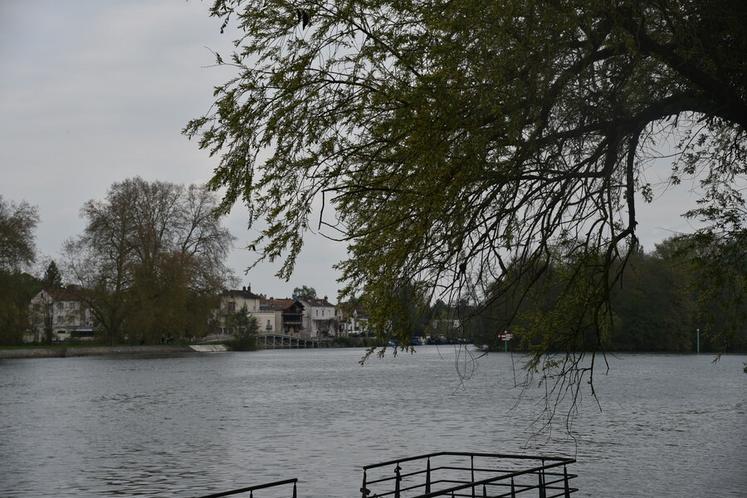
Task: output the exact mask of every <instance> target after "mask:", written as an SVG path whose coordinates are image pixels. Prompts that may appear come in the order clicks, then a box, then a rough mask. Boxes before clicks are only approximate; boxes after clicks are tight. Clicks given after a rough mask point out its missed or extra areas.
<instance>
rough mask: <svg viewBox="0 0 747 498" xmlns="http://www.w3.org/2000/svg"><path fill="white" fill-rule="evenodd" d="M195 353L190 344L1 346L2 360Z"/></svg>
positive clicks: (0, 358) (0, 354)
mask: <svg viewBox="0 0 747 498" xmlns="http://www.w3.org/2000/svg"><path fill="white" fill-rule="evenodd" d="M184 353H195V351H194V350H193V349H191V348H190V347H189V346H170V345H155V346H77V345H76V346H54V347H28V348H8V349H5V348H0V360H2V359H15V358H66V357H69V356H108V355H151V354H157V355H169V354H184Z"/></svg>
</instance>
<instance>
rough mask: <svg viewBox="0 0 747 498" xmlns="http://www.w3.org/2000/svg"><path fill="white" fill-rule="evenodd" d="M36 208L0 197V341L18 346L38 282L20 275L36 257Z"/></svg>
mask: <svg viewBox="0 0 747 498" xmlns="http://www.w3.org/2000/svg"><path fill="white" fill-rule="evenodd" d="M37 223H39V214H38V212H37V209H36V207H34V206H31V205H29V204H28V203H26V202H21V203H19V204H16V203H13V202H7V201H6V200H5V199H3V198H2V196H0V342H2V343H18V342H20V341H21V338H22V336H23V332H24V331H25V330H26V329H27V327H28V325H29V320H28V303H29V300H30V299H31V298H32V297H33V296H34V294H35V293H36V292H37V291H38V290H39V283H38V281H37V280H36V279H35V278H34V277H32V276H31V275H29V274H28V273H25V272H23V269H24V267H27V266H28V265H30V264H31V263H33V261H34V259H35V255H36V247H35V244H34V230H35V229H36V225H37Z"/></svg>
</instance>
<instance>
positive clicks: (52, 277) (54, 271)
mask: <svg viewBox="0 0 747 498" xmlns="http://www.w3.org/2000/svg"><path fill="white" fill-rule="evenodd" d="M42 284H43V285H44V287H45V288H51V289H59V288H60V287H62V275H61V274H60V270H59V268H57V263H55V262H54V261H50V262H49V265H47V269H46V270H45V271H44V276H43V277H42Z"/></svg>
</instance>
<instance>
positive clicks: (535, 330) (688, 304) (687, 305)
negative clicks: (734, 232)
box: [462, 236, 747, 353]
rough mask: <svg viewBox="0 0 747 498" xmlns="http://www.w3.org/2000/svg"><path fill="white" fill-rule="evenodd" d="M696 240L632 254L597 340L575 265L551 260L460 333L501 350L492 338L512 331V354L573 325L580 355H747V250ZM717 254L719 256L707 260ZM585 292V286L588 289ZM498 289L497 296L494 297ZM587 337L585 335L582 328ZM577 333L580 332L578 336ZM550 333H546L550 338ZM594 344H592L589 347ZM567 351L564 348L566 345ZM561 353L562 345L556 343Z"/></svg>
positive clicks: (739, 244) (469, 318)
mask: <svg viewBox="0 0 747 498" xmlns="http://www.w3.org/2000/svg"><path fill="white" fill-rule="evenodd" d="M743 242H744V241H742V240H740V239H736V240H733V239H732V240H730V242H729V244H730V247H719V250H718V251H714V250H712V249H713V246H714V244H717V243H719V241H717V240H707V241H704V240H700V239H698V237H697V236H681V237H675V238H671V239H668V240H666V241H664V242H662V243H661V244H659V245H657V246H656V249H655V250H654V251H653V252H650V253H645V252H643V251H642V250H638V251H635V252H633V253H632V254H631V255H630V257H629V259H628V260H627V262H626V264H625V266H624V268H622V278H621V279H620V281H619V282H618V283H617V284H616V285H615V286H614V288H613V289H612V291H611V294H610V296H609V298H610V299H609V302H610V307H609V309H608V310H605V311H607V313H606V314H605V316H604V322H605V324H604V325H605V326H604V327H603V333H602V334H601V336H600V335H599V334H597V333H596V332H592V329H593V327H592V326H591V325H592V324H591V323H590V322H591V320H592V316H593V313H592V310H588V309H586V310H584V309H579V308H582V307H583V303H584V299H583V298H584V293H585V292H587V289H585V288H584V286H585V285H587V284H588V283H587V282H585V281H584V275H583V274H581V275H579V274H578V268H579V267H578V265H575V264H572V263H571V262H568V263H564V262H562V261H560V262H557V261H556V262H554V263H552V264H551V265H550V266H549V267H548V268H547V270H546V271H545V272H544V273H543V274H542V277H541V279H540V280H539V281H538V282H535V284H534V285H533V286H532V287H531V288H528V290H527V292H526V294H523V295H520V296H519V295H517V294H512V295H509V296H501V297H500V298H496V299H493V300H491V299H490V297H491V296H489V298H488V301H486V303H484V306H483V307H481V309H479V310H478V309H473V310H471V311H472V312H471V313H469V312H466V311H467V310H462V314H463V315H464V316H465V317H466V319H465V323H464V327H465V334H467V336H469V337H472V338H474V340H475V342H479V343H484V344H488V345H490V346H491V347H498V344H497V341H496V333H497V332H499V331H502V330H510V331H511V332H512V333H514V339H513V340H512V342H511V345H512V348H515V349H524V350H531V349H532V347H533V345H536V344H537V342H538V341H541V340H546V338H547V337H552V339H551V340H558V341H562V340H563V339H564V337H563V331H564V330H565V329H570V328H572V327H576V331H575V332H574V334H575V335H574V336H573V341H575V343H574V344H573V346H575V347H576V348H577V349H581V350H583V349H594V350H597V349H599V346H601V348H602V349H604V350H607V351H640V352H676V353H685V352H695V350H696V341H697V335H698V332H697V331H698V330H699V331H700V350H701V351H710V352H745V351H747V258H746V257H745V250H746V249H747V244H744V243H743ZM714 254H718V256H712V255H714ZM587 287H588V285H587ZM498 290H499V289H498V286H496V288H495V291H496V295H497V294H499V293H498V292H497V291H498ZM585 326H586V327H587V329H588V334H584V333H583V331H584V327H585ZM578 329H581V333H580V334H579V333H578ZM548 332H549V334H548ZM592 342H594V344H592ZM564 345H565V344H564ZM558 349H560V343H559V345H558Z"/></svg>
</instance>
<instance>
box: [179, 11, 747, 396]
mask: <svg viewBox="0 0 747 498" xmlns="http://www.w3.org/2000/svg"><path fill="white" fill-rule="evenodd" d="M211 13H212V15H213V16H216V17H218V18H221V19H222V20H223V22H224V24H223V26H224V27H226V26H227V25H229V23H235V25H236V27H237V28H238V31H239V34H238V37H237V40H236V46H237V50H236V52H235V53H234V54H232V55H231V56H230V57H228V56H226V57H221V56H220V55H219V56H218V57H217V62H218V64H224V65H229V66H231V67H233V68H235V70H236V72H237V74H236V76H235V77H234V78H232V79H230V80H229V81H228V82H227V83H226V84H224V85H222V86H220V87H218V88H217V89H216V90H215V96H216V101H215V105H214V106H213V107H212V108H211V111H210V112H209V113H208V114H207V115H205V116H202V117H199V118H197V119H195V120H193V121H191V122H190V123H189V124H188V125H187V127H186V128H185V133H186V134H187V135H188V136H190V137H198V138H199V145H200V147H201V148H206V149H209V150H210V151H211V153H212V154H214V155H217V156H218V157H219V164H218V167H217V168H216V170H215V174H214V176H213V178H212V181H211V183H210V185H211V186H212V187H213V188H215V189H225V195H224V198H223V202H222V204H221V208H222V210H223V211H228V210H229V209H230V208H231V206H232V205H233V204H234V203H235V202H237V201H239V200H240V201H242V202H244V203H246V204H247V205H248V207H249V209H250V213H251V214H250V223H253V222H254V221H256V220H257V219H262V218H264V220H265V222H266V228H265V229H264V230H263V231H262V234H261V236H260V237H259V239H258V240H257V241H256V245H257V247H260V248H261V249H262V253H261V254H262V258H265V259H269V260H273V259H275V258H278V257H282V256H285V258H286V259H285V264H284V265H283V267H282V268H281V270H280V272H279V275H280V276H282V277H286V278H288V277H289V276H290V274H291V272H292V270H293V265H294V261H295V258H296V256H297V254H298V253H299V251H300V249H301V246H302V239H303V236H304V234H305V232H306V231H307V230H308V229H309V228H310V227H311V226H312V224H314V225H319V226H320V227H322V226H323V227H324V229H325V230H326V231H327V234H328V235H329V236H332V237H336V238H339V239H340V240H343V241H345V242H346V243H347V244H348V248H349V254H350V257H349V258H348V259H347V260H345V261H343V262H341V263H340V265H339V267H340V268H341V269H342V272H343V277H344V279H345V281H346V283H347V287H346V292H347V295H349V296H352V295H354V294H356V293H363V294H364V295H365V296H367V301H368V302H367V306H368V307H369V308H370V309H371V311H372V317H376V316H379V317H381V319H380V320H376V319H375V318H372V325H373V326H375V327H378V328H379V330H381V331H386V329H387V327H390V326H391V324H392V323H394V322H396V321H394V322H393V321H391V320H389V319H388V318H387V319H384V317H387V316H388V315H387V313H386V312H385V307H386V306H387V305H388V304H389V302H390V301H391V296H395V295H397V294H398V290H399V289H402V288H404V286H405V285H407V282H413V281H417V282H419V283H422V284H423V285H425V286H427V287H428V288H430V289H431V290H432V291H433V292H435V293H436V294H438V295H439V296H444V297H446V298H449V299H450V300H454V298H457V299H458V298H460V297H463V296H464V295H467V296H469V297H472V296H478V297H479V296H480V295H481V294H482V295H486V294H487V292H486V288H487V287H488V286H490V285H492V284H493V283H494V282H495V281H496V280H497V281H498V282H500V286H499V288H501V289H503V290H504V291H505V292H509V293H513V292H515V290H516V289H521V288H523V287H524V284H529V286H531V285H532V284H533V283H534V282H538V281H539V280H540V278H541V276H542V274H543V273H544V272H545V271H547V269H548V268H550V267H551V261H552V259H553V254H554V252H555V251H556V248H558V247H562V248H563V249H562V252H563V258H564V260H565V261H569V262H572V263H573V265H574V268H570V269H569V270H568V275H569V277H570V278H571V282H572V285H570V286H568V288H567V292H568V293H571V294H572V295H569V296H568V297H567V298H566V299H565V300H564V301H563V306H565V307H566V309H567V312H568V313H569V315H568V316H566V317H564V318H563V320H562V322H558V324H559V325H560V326H562V327H563V329H562V330H556V331H555V332H556V333H557V336H556V337H555V339H556V340H551V341H550V340H548V341H543V342H542V343H541V344H542V345H544V347H539V348H538V349H536V350H535V353H536V359H539V358H540V357H542V356H543V355H552V354H554V352H558V351H559V352H560V353H561V355H562V356H561V357H560V358H559V359H558V360H559V361H548V362H542V363H541V362H539V361H537V362H535V363H534V364H535V365H546V366H549V367H551V368H554V367H556V366H560V368H561V372H562V373H567V372H569V371H572V372H574V373H575V374H577V375H576V379H577V380H578V383H575V384H574V385H580V381H581V379H584V377H585V376H587V379H588V375H589V374H590V373H591V372H592V371H593V370H592V369H593V365H594V361H595V352H597V351H601V350H602V340H601V339H602V336H603V334H604V333H605V331H607V330H609V329H610V328H611V327H612V326H613V324H612V323H611V319H612V317H613V313H612V310H611V308H610V302H611V299H610V295H611V291H612V288H613V286H614V285H615V283H616V282H617V281H618V280H619V278H620V275H621V272H622V269H623V268H624V262H625V260H626V258H627V257H628V255H629V254H630V253H631V251H635V249H636V245H637V239H636V225H637V218H636V204H635V202H636V195H637V194H642V195H643V197H644V198H645V199H647V200H649V201H650V200H651V199H652V194H653V190H652V187H651V186H650V185H649V184H648V183H647V182H646V179H645V174H644V172H645V169H646V167H647V165H649V163H650V162H651V161H652V160H653V159H655V158H656V156H657V155H658V154H657V152H656V148H657V140H658V139H659V137H664V136H667V137H674V141H675V142H677V141H678V140H679V143H678V145H677V146H676V147H675V150H674V155H673V157H674V158H675V161H674V166H673V173H672V181H673V182H674V183H677V182H679V181H681V180H682V179H683V178H687V177H692V176H693V175H695V174H696V173H698V172H700V173H702V174H701V176H700V177H699V178H702V181H703V187H704V189H703V190H704V191H705V195H704V197H703V198H702V199H701V200H700V204H699V209H697V210H694V211H692V212H691V213H690V214H691V215H693V216H700V217H702V218H704V219H705V220H706V221H710V222H713V224H712V225H710V227H711V228H712V229H714V230H716V231H718V237H720V238H729V237H735V236H737V235H738V234H739V233H740V230H741V228H740V226H739V223H734V222H735V221H737V222H739V221H740V220H743V219H744V210H743V209H742V210H741V211H740V207H741V206H743V199H742V198H741V196H740V195H739V191H738V190H737V185H738V182H735V179H739V178H744V175H745V172H746V171H745V170H746V168H747V166H746V164H747V163H746V161H745V157H747V150H745V148H746V145H747V141H746V140H745V138H746V129H747V78H746V77H745V66H746V65H747V58H745V57H744V54H745V53H747V31H745V29H744V26H745V25H746V24H747V3H745V2H743V1H741V0H716V1H713V2H701V1H696V0H679V1H674V0H664V1H653V0H621V1H619V2H609V1H606V0H605V1H602V0H575V1H573V0H571V1H561V2H526V1H524V0H501V1H496V2H484V1H475V0H463V1H459V2H453V1H446V0H436V1H429V2H391V1H386V0H362V1H356V2H342V1H324V0H318V1H314V0H308V1H301V2H296V3H293V4H289V3H287V2H284V1H279V0H274V1H273V0H270V1H261V2H260V1H253V0H245V1H242V0H215V1H214V3H213V7H212V10H211ZM318 199H321V201H322V204H325V203H331V204H332V205H333V206H334V208H335V210H336V217H335V218H334V219H333V220H330V219H328V218H326V217H324V215H323V214H322V215H320V217H319V220H318V221H317V220H312V219H310V213H311V212H312V205H313V203H314V202H315V201H316V200H318ZM327 212H329V211H327ZM724 223H727V224H728V223H731V225H730V229H729V230H721V229H720V226H722V225H723V224H724ZM707 233H709V234H712V233H713V232H707ZM509 266H510V267H511V268H512V270H511V271H508V268H509ZM473 301H474V298H473ZM513 301H514V303H515V304H516V305H519V304H520V303H521V301H522V297H521V295H517V296H516V299H513ZM376 309H380V311H381V312H380V313H376ZM509 315H510V314H509ZM571 316H573V317H576V318H577V319H576V320H571V319H569V317H571ZM402 323H407V322H406V320H403V321H402ZM394 332H395V333H399V334H401V336H402V337H403V338H406V337H407V336H409V332H410V331H408V330H404V329H403V330H397V331H394ZM579 344H582V345H583V346H584V348H586V349H587V350H590V351H592V354H591V355H590V356H584V355H583V354H577V351H578V349H577V347H578V345H579Z"/></svg>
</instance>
